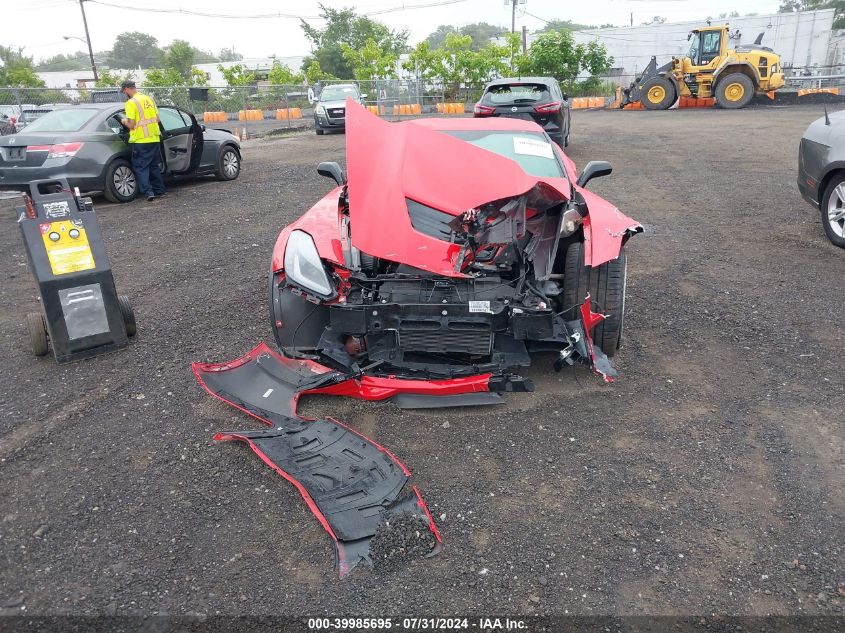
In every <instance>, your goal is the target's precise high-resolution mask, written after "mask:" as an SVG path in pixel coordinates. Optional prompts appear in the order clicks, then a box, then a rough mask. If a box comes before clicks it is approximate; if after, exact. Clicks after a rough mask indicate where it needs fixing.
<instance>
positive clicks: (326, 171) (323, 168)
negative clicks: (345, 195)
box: [317, 162, 346, 185]
mask: <svg viewBox="0 0 845 633" xmlns="http://www.w3.org/2000/svg"><path fill="white" fill-rule="evenodd" d="M317 173H318V174H320V175H321V176H325V177H326V178H333V179H334V181H335V182H336V183H337V184H338V185H344V184H346V178H344V177H343V171H342V170H341V169H340V165H338V164H337V163H335V162H323V163H320V164H319V165H317Z"/></svg>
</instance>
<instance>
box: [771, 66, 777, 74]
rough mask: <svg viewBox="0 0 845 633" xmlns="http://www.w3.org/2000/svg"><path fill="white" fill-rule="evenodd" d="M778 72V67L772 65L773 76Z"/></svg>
mask: <svg viewBox="0 0 845 633" xmlns="http://www.w3.org/2000/svg"><path fill="white" fill-rule="evenodd" d="M777 71H778V65H777V64H772V74H773V75H774V74H775V73H776V72H777Z"/></svg>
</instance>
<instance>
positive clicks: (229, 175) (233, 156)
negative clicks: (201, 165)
mask: <svg viewBox="0 0 845 633" xmlns="http://www.w3.org/2000/svg"><path fill="white" fill-rule="evenodd" d="M240 174H241V155H240V153H238V150H236V149H235V148H234V147H232V146H231V145H226V146H225V147H224V148H223V149H222V150H221V152H220V156H218V157H217V169H216V170H215V171H214V176H215V177H216V178H217V180H223V181H229V180H235V179H236V178H237V177H238V176H240Z"/></svg>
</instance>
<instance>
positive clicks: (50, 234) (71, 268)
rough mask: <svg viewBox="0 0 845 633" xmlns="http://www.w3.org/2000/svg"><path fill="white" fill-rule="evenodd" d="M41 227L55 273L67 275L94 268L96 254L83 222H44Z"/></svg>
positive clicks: (48, 256) (45, 246)
mask: <svg viewBox="0 0 845 633" xmlns="http://www.w3.org/2000/svg"><path fill="white" fill-rule="evenodd" d="M39 228H40V229H41V238H42V239H43V240H44V248H45V249H46V251H47V258H48V259H49V260H50V268H51V269H52V271H53V274H54V275H66V274H68V273H77V272H79V271H82V270H91V269H92V268H94V254H93V253H92V252H91V246H90V245H89V244H88V236H87V235H86V233H85V228H84V227H83V226H82V222H73V221H71V220H61V221H59V222H44V223H42V224H41V225H40V227H39Z"/></svg>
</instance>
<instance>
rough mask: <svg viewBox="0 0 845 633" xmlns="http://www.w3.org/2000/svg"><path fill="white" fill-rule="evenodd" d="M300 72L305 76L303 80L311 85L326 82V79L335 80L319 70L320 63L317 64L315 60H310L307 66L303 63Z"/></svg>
mask: <svg viewBox="0 0 845 633" xmlns="http://www.w3.org/2000/svg"><path fill="white" fill-rule="evenodd" d="M302 72H303V73H304V74H305V80H306V81H307V82H308V83H309V84H312V85H313V84H315V83H317V82H318V81H326V80H327V79H337V77H333V76H332V75H331V74H329V73H327V72H325V71H324V70H323V69H322V68H320V62H318V61H317V60H316V59H312V60H311V61H309V62H308V63H307V64H306V63H303V65H302Z"/></svg>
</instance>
